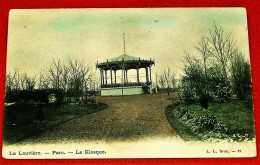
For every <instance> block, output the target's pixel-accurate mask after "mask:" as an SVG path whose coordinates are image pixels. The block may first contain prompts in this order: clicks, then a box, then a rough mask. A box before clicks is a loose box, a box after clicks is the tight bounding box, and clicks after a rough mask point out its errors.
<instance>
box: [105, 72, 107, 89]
mask: <svg viewBox="0 0 260 165" xmlns="http://www.w3.org/2000/svg"><path fill="white" fill-rule="evenodd" d="M105 79H106V85H107V70H105Z"/></svg>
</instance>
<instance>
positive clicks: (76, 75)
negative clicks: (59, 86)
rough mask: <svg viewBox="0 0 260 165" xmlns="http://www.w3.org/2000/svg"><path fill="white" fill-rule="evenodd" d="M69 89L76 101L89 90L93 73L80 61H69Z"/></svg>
mask: <svg viewBox="0 0 260 165" xmlns="http://www.w3.org/2000/svg"><path fill="white" fill-rule="evenodd" d="M69 72H70V75H71V77H70V80H69V88H70V91H71V92H72V93H73V94H74V96H75V97H76V99H78V98H79V97H80V96H82V95H83V94H84V93H86V92H87V90H88V85H89V81H90V80H91V78H92V76H93V73H92V70H91V68H90V67H88V66H86V65H84V64H83V63H81V62H80V61H79V60H74V61H72V60H69Z"/></svg>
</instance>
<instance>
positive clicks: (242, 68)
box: [231, 54, 252, 100]
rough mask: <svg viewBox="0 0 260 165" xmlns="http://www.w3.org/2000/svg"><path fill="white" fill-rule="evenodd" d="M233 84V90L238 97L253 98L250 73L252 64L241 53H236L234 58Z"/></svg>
mask: <svg viewBox="0 0 260 165" xmlns="http://www.w3.org/2000/svg"><path fill="white" fill-rule="evenodd" d="M231 72H232V76H231V79H232V84H233V91H234V93H235V94H236V95H237V98H238V99H240V100H244V99H246V98H251V94H252V89H251V86H252V85H251V74H250V64H249V63H248V62H247V61H245V59H244V58H243V56H242V55H241V54H236V55H235V56H234V57H233V58H232V67H231Z"/></svg>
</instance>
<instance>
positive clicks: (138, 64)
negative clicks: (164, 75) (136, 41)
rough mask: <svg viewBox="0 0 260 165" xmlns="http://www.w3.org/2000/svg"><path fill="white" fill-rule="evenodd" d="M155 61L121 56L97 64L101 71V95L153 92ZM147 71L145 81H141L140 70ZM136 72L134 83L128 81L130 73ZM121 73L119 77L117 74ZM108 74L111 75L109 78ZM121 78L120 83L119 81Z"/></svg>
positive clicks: (125, 55)
mask: <svg viewBox="0 0 260 165" xmlns="http://www.w3.org/2000/svg"><path fill="white" fill-rule="evenodd" d="M154 64H155V61H154V60H152V59H151V58H150V59H149V60H145V59H141V58H138V57H133V56H129V55H127V54H123V55H120V56H118V57H114V58H111V59H107V60H106V61H105V62H101V63H98V62H97V64H96V68H98V69H99V70H100V80H101V82H100V83H101V95H103V96H113V95H136V94H143V93H146V92H148V93H149V92H150V91H151V88H152V87H151V86H152V74H151V67H152V66H153V65H154ZM142 68H144V69H145V81H144V82H143V81H140V74H139V72H140V69H142ZM129 70H136V77H135V81H134V82H130V81H128V80H129V79H128V71H129ZM118 71H119V72H120V73H119V74H121V75H118V76H117V72H118ZM108 74H110V76H109V78H110V79H109V78H108ZM118 77H120V82H119V80H118Z"/></svg>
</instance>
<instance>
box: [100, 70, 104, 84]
mask: <svg viewBox="0 0 260 165" xmlns="http://www.w3.org/2000/svg"><path fill="white" fill-rule="evenodd" d="M100 83H101V85H103V70H102V69H100Z"/></svg>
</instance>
